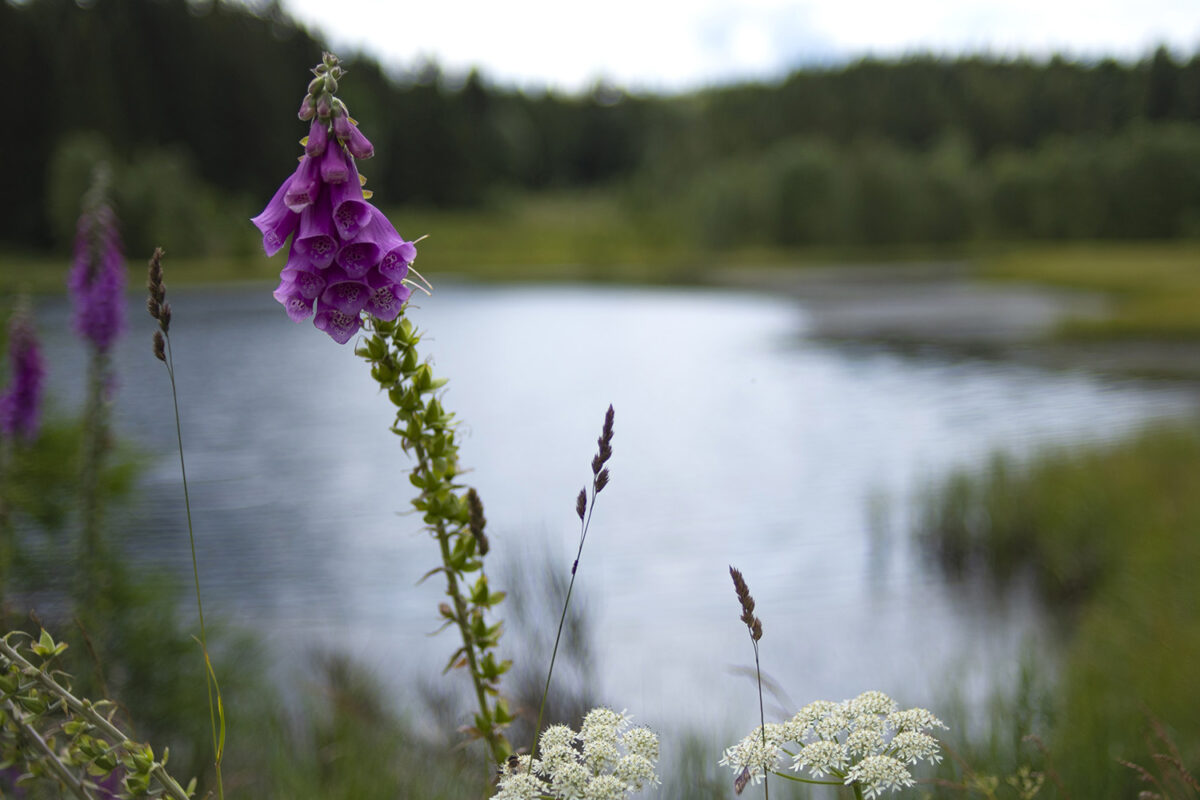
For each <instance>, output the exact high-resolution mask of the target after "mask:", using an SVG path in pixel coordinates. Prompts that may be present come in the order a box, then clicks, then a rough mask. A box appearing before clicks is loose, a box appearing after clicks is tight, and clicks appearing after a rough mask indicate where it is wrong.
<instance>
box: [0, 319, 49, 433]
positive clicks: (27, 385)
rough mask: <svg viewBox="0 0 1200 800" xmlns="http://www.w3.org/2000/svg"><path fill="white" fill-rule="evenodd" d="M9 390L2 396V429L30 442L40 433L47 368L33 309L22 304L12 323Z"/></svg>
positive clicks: (0, 408)
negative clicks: (41, 407)
mask: <svg viewBox="0 0 1200 800" xmlns="http://www.w3.org/2000/svg"><path fill="white" fill-rule="evenodd" d="M8 361H9V369H10V370H11V372H12V379H11V380H10V381H9V384H8V390H7V391H5V392H4V394H2V395H0V432H3V434H4V435H5V436H7V437H9V438H13V439H15V438H22V439H25V440H26V441H28V440H30V439H33V437H34V436H36V435H37V429H38V420H39V417H40V415H41V409H40V406H41V401H42V388H43V382H44V381H43V379H44V377H45V373H46V369H45V366H44V365H43V364H42V354H41V351H40V350H39V349H38V341H37V331H36V330H34V327H33V318H32V317H31V315H30V314H29V312H28V311H27V310H26V309H24V308H21V307H18V308H17V310H16V311H14V312H13V315H12V317H11V318H10V319H9V322H8Z"/></svg>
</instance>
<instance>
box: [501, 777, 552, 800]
mask: <svg viewBox="0 0 1200 800" xmlns="http://www.w3.org/2000/svg"><path fill="white" fill-rule="evenodd" d="M544 787H545V784H544V783H542V782H541V781H540V780H538V777H537V776H536V775H530V774H529V773H528V772H518V773H510V774H508V775H505V776H504V777H502V778H501V779H500V791H499V792H497V793H496V794H495V795H494V796H493V800H537V798H538V797H539V796H540V795H541V793H542V789H543V788H544Z"/></svg>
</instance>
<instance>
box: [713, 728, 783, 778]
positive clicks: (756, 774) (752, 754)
mask: <svg viewBox="0 0 1200 800" xmlns="http://www.w3.org/2000/svg"><path fill="white" fill-rule="evenodd" d="M778 762H779V745H778V744H777V743H775V742H772V741H771V740H770V739H768V740H767V743H766V745H764V744H763V734H762V728H755V729H754V732H753V733H751V734H750V735H749V736H747V737H746V738H745V739H742V740H741V741H740V742H738V743H737V744H735V745H734V746H733V747H730V748H728V749H727V750H726V751H725V754H724V755H723V756H722V757H721V760H720V761H719V762H718V763H719V764H720V765H721V766H727V767H729V768H730V769H732V770H733V771H734V772H735V773H740V772H741V771H742V770H743V769H748V770H749V771H750V780H751V781H752V782H753V783H758V782H760V781H761V780H762V779H763V778H764V777H765V773H766V771H767V770H773V769H775V767H776V766H777V764H778Z"/></svg>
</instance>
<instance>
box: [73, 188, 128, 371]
mask: <svg viewBox="0 0 1200 800" xmlns="http://www.w3.org/2000/svg"><path fill="white" fill-rule="evenodd" d="M67 288H68V289H69V290H70V292H71V299H72V301H73V302H74V304H75V315H74V317H73V319H72V320H71V327H72V329H74V331H75V332H76V333H78V334H79V335H80V336H82V337H84V338H85V339H87V340H88V341H90V342H91V343H92V344H93V345H95V347H96V349H97V350H99V351H100V352H102V353H103V352H107V351H108V349H109V348H110V347H112V343H113V342H114V341H115V340H116V338H117V336H119V335H120V333H121V331H123V330H124V329H125V256H124V254H123V253H122V252H121V238H120V235H119V234H118V233H117V222H116V215H115V214H113V211H112V208H110V207H109V206H108V205H106V204H104V203H102V202H101V203H98V204H96V205H94V206H93V207H92V208H90V209H88V210H85V211H84V212H83V214H82V215H80V217H79V227H78V229H77V232H76V234H75V257H74V259H73V260H72V263H71V271H70V273H68V275H67Z"/></svg>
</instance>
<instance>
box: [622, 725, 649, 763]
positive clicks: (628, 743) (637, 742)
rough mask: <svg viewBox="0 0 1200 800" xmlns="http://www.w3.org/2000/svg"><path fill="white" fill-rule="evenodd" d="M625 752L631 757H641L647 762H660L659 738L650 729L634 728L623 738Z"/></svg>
mask: <svg viewBox="0 0 1200 800" xmlns="http://www.w3.org/2000/svg"><path fill="white" fill-rule="evenodd" d="M621 743H622V744H624V745H625V751H626V752H627V753H629V754H630V755H631V756H641V757H642V758H644V759H646V760H647V761H651V762H656V761H658V736H656V735H655V734H654V732H653V731H652V730H650V729H649V728H633V729H631V730H629V731H626V733H625V735H624V736H623V737H621Z"/></svg>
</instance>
